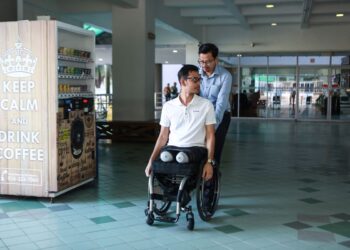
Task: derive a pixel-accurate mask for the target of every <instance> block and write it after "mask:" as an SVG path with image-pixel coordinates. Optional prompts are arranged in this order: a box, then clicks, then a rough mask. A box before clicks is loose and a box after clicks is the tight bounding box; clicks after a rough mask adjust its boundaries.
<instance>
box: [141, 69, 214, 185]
mask: <svg viewBox="0 0 350 250" xmlns="http://www.w3.org/2000/svg"><path fill="white" fill-rule="evenodd" d="M178 79H179V83H180V85H181V91H180V95H179V96H178V97H177V98H175V99H173V100H171V101H168V102H166V103H165V104H164V106H163V110H162V114H161V118H160V125H161V129H160V134H159V136H158V139H157V142H156V144H155V146H154V149H153V152H152V154H151V157H150V159H149V161H148V164H147V166H146V169H145V174H146V176H149V175H150V174H151V171H152V162H153V161H154V160H156V159H157V157H158V156H159V155H160V152H161V150H162V148H163V147H164V146H165V145H166V144H167V143H168V144H167V145H169V146H175V147H186V148H189V147H194V148H198V147H203V148H207V154H208V155H207V157H208V161H207V162H206V163H205V165H204V168H203V175H202V177H203V178H204V179H205V180H209V179H211V178H212V176H213V166H212V164H213V161H212V159H213V157H214V145H215V123H216V121H215V111H214V106H213V104H212V103H211V102H210V101H209V100H207V99H205V98H203V97H200V96H198V95H197V94H198V93H199V89H200V81H201V77H200V75H199V73H198V68H197V67H196V66H194V65H184V66H183V67H182V68H181V69H180V70H179V72H178ZM194 152H195V151H194Z"/></svg>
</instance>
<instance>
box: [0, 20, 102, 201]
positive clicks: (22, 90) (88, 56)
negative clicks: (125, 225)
mask: <svg viewBox="0 0 350 250" xmlns="http://www.w3.org/2000/svg"><path fill="white" fill-rule="evenodd" d="M0 39H1V41H2V42H1V43H0V67H1V69H0V195H1V194H4V195H20V196H36V197H56V196H58V195H60V194H62V193H65V192H67V191H69V190H71V189H73V188H75V187H78V186H80V185H83V184H85V183H87V182H90V181H93V180H94V179H95V177H96V157H95V155H96V140H95V135H96V130H95V111H94V103H93V97H94V85H95V80H94V79H95V75H94V73H95V63H94V57H95V52H94V51H95V35H94V33H93V32H90V31H86V30H84V29H82V28H79V27H75V26H72V25H69V24H64V23H61V22H58V21H53V20H39V21H18V22H4V23H0Z"/></svg>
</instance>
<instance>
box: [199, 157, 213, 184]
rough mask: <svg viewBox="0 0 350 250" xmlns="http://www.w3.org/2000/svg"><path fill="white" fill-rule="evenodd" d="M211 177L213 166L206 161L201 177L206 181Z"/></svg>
mask: <svg viewBox="0 0 350 250" xmlns="http://www.w3.org/2000/svg"><path fill="white" fill-rule="evenodd" d="M212 177H213V166H212V165H211V164H210V163H208V162H207V163H206V164H205V165H204V168H203V174H202V178H203V179H204V180H206V181H208V180H210V179H211V178H212Z"/></svg>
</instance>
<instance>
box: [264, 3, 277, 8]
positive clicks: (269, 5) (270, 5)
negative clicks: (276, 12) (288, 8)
mask: <svg viewBox="0 0 350 250" xmlns="http://www.w3.org/2000/svg"><path fill="white" fill-rule="evenodd" d="M265 7H266V8H267V9H271V8H274V7H275V5H273V4H266V5H265Z"/></svg>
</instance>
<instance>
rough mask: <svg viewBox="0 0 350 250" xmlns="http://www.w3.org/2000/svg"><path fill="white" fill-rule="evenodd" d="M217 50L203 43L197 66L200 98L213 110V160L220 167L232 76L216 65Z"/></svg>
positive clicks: (211, 45) (228, 120)
mask: <svg viewBox="0 0 350 250" xmlns="http://www.w3.org/2000/svg"><path fill="white" fill-rule="evenodd" d="M218 54H219V49H218V47H217V46H216V45H215V44H212V43H205V44H202V45H200V47H199V50H198V55H199V59H198V64H199V66H200V74H201V76H202V79H203V80H202V84H201V87H200V96H202V97H205V98H207V99H208V100H210V101H211V102H212V103H213V105H214V108H215V116H216V126H215V151H214V159H215V161H216V164H217V165H220V161H221V153H222V149H223V147H224V142H225V138H226V134H227V131H228V128H229V126H230V121H231V112H230V107H231V105H230V94H231V87H232V75H231V73H230V72H228V71H227V70H226V69H225V68H224V67H222V66H220V65H219V64H218V58H217V56H218Z"/></svg>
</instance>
